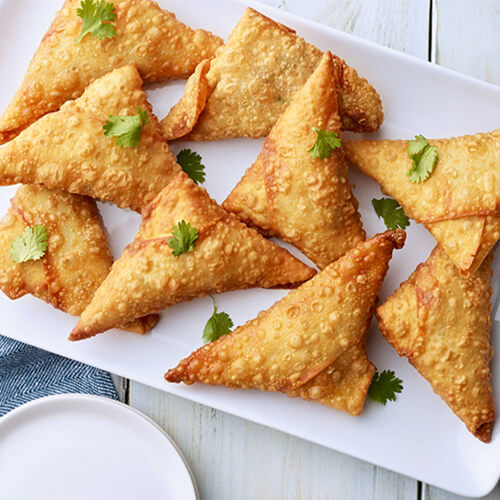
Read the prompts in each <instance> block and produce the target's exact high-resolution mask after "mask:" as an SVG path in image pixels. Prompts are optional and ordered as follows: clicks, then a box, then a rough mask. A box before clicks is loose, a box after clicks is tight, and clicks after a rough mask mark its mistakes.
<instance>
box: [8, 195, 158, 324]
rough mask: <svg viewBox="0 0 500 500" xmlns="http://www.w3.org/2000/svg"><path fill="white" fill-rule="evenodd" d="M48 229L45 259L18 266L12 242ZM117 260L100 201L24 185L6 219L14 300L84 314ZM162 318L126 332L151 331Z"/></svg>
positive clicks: (146, 320)
mask: <svg viewBox="0 0 500 500" xmlns="http://www.w3.org/2000/svg"><path fill="white" fill-rule="evenodd" d="M35 225H43V226H45V228H46V229H47V231H48V235H49V237H48V248H47V251H46V253H45V255H44V256H43V257H42V258H41V259H39V260H30V261H27V262H23V263H17V262H15V261H14V260H12V258H11V247H12V241H13V240H14V238H16V236H20V235H22V234H23V232H24V230H25V229H26V228H27V227H33V226H35ZM112 263H113V257H112V256H111V252H110V251H109V247H108V241H107V238H106V234H105V232H104V229H103V227H102V224H101V219H100V216H99V212H98V211H97V206H96V204H95V201H94V200H92V199H90V198H87V197H84V196H78V195H72V194H69V193H65V192H63V191H58V190H53V189H46V188H43V187H40V186H21V187H20V188H19V189H18V190H17V192H16V194H15V196H14V198H13V199H12V200H11V207H10V208H9V210H8V212H7V214H6V215H5V217H4V218H3V219H2V220H1V221H0V289H1V290H2V291H3V292H4V293H5V294H6V295H7V296H8V297H9V298H11V299H18V298H19V297H22V296H23V295H26V294H32V295H34V296H35V297H38V298H39V299H42V300H44V301H45V302H47V303H49V304H51V305H52V306H54V307H55V308H57V309H61V310H62V311H65V312H67V313H68V314H71V315H73V316H79V315H80V314H81V313H82V312H83V310H84V309H85V308H86V307H87V305H88V304H89V303H90V301H91V300H92V297H93V296H94V293H95V291H96V290H97V288H98V287H99V286H100V285H101V283H102V282H103V281H104V278H105V277H106V276H107V275H108V273H109V271H110V269H111V265H112ZM157 321H158V317H157V316H156V315H151V316H147V317H145V318H141V319H139V320H137V321H134V322H133V323H130V324H128V325H127V326H126V327H124V328H123V329H126V330H129V331H134V332H137V333H146V332H147V331H148V330H149V329H151V328H152V327H153V326H154V325H155V324H156V323H157Z"/></svg>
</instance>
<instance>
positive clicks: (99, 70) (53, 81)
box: [0, 0, 223, 144]
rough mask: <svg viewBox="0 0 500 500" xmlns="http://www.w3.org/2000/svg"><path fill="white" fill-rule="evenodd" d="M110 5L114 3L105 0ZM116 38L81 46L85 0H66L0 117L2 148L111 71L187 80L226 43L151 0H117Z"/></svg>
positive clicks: (90, 38)
mask: <svg viewBox="0 0 500 500" xmlns="http://www.w3.org/2000/svg"><path fill="white" fill-rule="evenodd" d="M106 1H108V2H109V1H110V0H106ZM113 3H114V5H115V12H116V20H115V21H114V22H113V23H112V24H113V25H114V26H115V28H116V36H115V37H113V38H104V39H103V40H99V39H97V38H95V37H94V36H93V35H92V34H91V33H89V34H87V35H85V37H83V38H82V40H81V41H80V43H77V40H78V37H79V35H80V31H81V27H82V20H81V18H80V17H79V16H78V15H77V12H76V11H77V9H78V8H79V7H80V4H81V2H80V0H66V2H65V3H64V5H63V7H62V9H61V10H60V11H59V12H58V13H57V14H56V17H55V19H54V21H53V22H52V25H51V26H50V28H49V30H48V31H47V33H46V34H45V36H44V38H43V40H42V42H41V44H40V46H39V48H38V50H37V52H36V53H35V55H34V57H33V59H32V61H31V63H30V65H29V67H28V70H27V73H26V76H25V77H24V81H23V83H22V84H21V87H20V89H19V90H18V91H17V93H16V95H15V96H14V98H13V100H12V102H11V103H10V105H9V106H8V108H7V110H6V111H5V112H4V114H3V116H2V117H1V118H0V144H3V143H4V142H6V141H8V140H10V139H12V138H14V137H15V136H16V135H17V134H19V132H21V131H22V130H23V129H25V128H26V127H28V126H29V125H30V124H32V123H33V122H35V121H36V120H38V119H39V118H40V117H42V116H43V115H44V114H46V113H49V112H51V111H56V110H58V109H59V108H60V107H61V106H62V105H63V104H64V102H66V101H67V100H69V99H75V98H77V97H79V96H80V95H81V94H82V92H83V91H84V89H85V87H86V86H87V85H88V84H90V83H91V82H92V81H94V80H95V79H96V78H99V77H101V76H103V75H105V74H106V73H108V72H109V71H111V70H113V69H116V68H119V67H120V66H124V65H127V64H135V65H136V66H137V69H138V70H139V72H140V74H141V76H142V78H143V79H144V81H146V82H154V81H159V80H168V79H170V78H187V77H188V76H189V75H190V74H191V73H193V71H194V70H195V67H196V65H197V64H198V63H199V62H201V61H202V60H203V59H206V58H207V57H211V56H212V55H213V54H214V53H215V51H216V49H217V48H218V47H219V46H220V45H222V43H223V41H222V40H221V39H220V38H219V37H217V36H214V35H212V34H211V33H209V32H207V31H204V30H196V31H195V30H193V29H191V28H190V27H188V26H186V25H185V24H183V23H181V22H180V21H178V20H177V19H176V18H175V15H174V14H172V13H171V12H168V11H166V10H163V9H161V8H160V7H159V6H158V4H157V3H156V2H152V1H150V0H120V1H119V2H118V1H113Z"/></svg>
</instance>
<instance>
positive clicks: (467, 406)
mask: <svg viewBox="0 0 500 500" xmlns="http://www.w3.org/2000/svg"><path fill="white" fill-rule="evenodd" d="M492 256H493V255H492V254H490V256H489V257H487V258H486V259H484V261H483V263H482V264H481V266H480V267H479V269H478V270H477V272H476V273H475V274H471V275H470V276H467V277H465V276H463V275H461V274H460V273H459V272H458V270H457V269H456V267H455V266H454V265H453V263H452V262H451V261H450V259H449V258H448V257H447V255H446V253H445V252H444V251H443V250H442V249H441V248H440V247H439V246H437V247H436V248H435V249H434V250H433V252H432V254H431V255H430V257H429V258H428V259H427V261H426V262H425V263H423V264H420V265H419V266H418V267H417V269H416V270H415V272H414V273H413V274H412V275H411V276H410V278H409V279H408V281H406V282H405V283H403V284H402V285H401V287H400V288H399V289H398V290H397V291H396V292H395V293H394V294H393V295H392V296H391V297H389V298H388V299H387V301H386V302H385V303H384V304H382V305H381V306H380V307H378V308H377V318H378V322H379V327H380V329H381V331H382V333H383V334H384V336H385V338H386V339H387V340H388V341H389V342H390V343H391V344H392V345H393V346H394V347H395V348H396V350H397V351H398V354H399V355H400V356H406V357H407V358H408V359H409V361H410V363H411V364H412V365H413V366H414V367H415V368H416V369H417V370H418V371H419V372H420V373H421V374H422V375H423V376H424V377H425V378H426V379H427V380H428V381H429V382H430V384H431V386H432V388H433V389H434V391H435V392H436V393H437V394H438V395H439V396H441V398H442V399H443V400H444V401H445V402H446V403H447V404H448V406H449V407H450V408H451V409H452V411H453V412H454V413H455V414H456V415H457V416H458V417H459V418H460V419H461V420H462V421H463V422H464V423H465V425H466V426H467V429H468V430H469V431H470V432H471V433H472V434H473V435H474V436H476V437H477V438H479V439H480V440H481V441H484V442H489V441H490V440H491V431H492V428H493V423H494V420H495V404H494V401H493V393H492V389H491V381H490V369H489V363H490V360H491V357H492V355H493V349H492V348H491V345H490V328H491V317H490V314H491V302H490V300H491V293H492V290H491V276H492V272H491V260H492Z"/></svg>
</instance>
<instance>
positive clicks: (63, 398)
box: [0, 393, 200, 500]
mask: <svg viewBox="0 0 500 500" xmlns="http://www.w3.org/2000/svg"><path fill="white" fill-rule="evenodd" d="M89 400H90V401H93V402H96V403H97V404H98V405H101V404H102V405H104V406H106V405H108V406H113V407H114V408H116V409H118V410H119V411H125V412H129V413H132V414H133V415H134V416H135V417H139V418H140V419H141V420H143V421H145V422H146V423H147V424H149V425H152V426H153V427H154V428H155V429H156V430H157V431H159V432H160V434H161V435H162V436H163V437H164V438H166V439H167V441H168V442H169V443H170V444H171V445H172V447H173V448H174V450H175V451H176V453H177V455H178V456H179V458H180V459H181V461H182V463H183V464H184V467H185V468H186V470H187V472H188V475H189V478H190V479H191V484H192V486H193V493H194V497H193V498H194V500H200V492H199V489H198V485H197V483H196V479H195V477H194V474H193V471H192V470H191V467H190V465H189V463H188V461H187V460H186V457H185V456H184V454H183V453H182V451H181V450H180V448H179V446H178V445H177V444H176V443H175V441H174V440H173V439H172V438H171V436H170V435H169V434H168V433H167V432H166V431H165V429H163V428H162V427H161V426H160V425H158V424H157V423H156V422H155V421H154V420H153V419H152V418H150V417H148V416H147V415H145V414H144V413H142V412H141V411H140V410H138V409H137V408H134V407H133V406H130V405H128V404H126V403H122V402H121V401H118V400H116V399H110V398H107V397H105V396H98V395H94V394H84V393H65V394H51V395H50V396H43V397H41V398H37V399H32V400H31V401H27V402H26V403H23V404H22V405H20V406H18V407H17V408H14V409H13V410H11V411H9V412H8V413H6V414H5V415H3V416H1V417H0V432H1V431H2V426H3V425H6V424H7V423H8V422H11V421H12V420H14V419H16V418H17V417H18V416H19V415H23V414H24V413H26V412H27V411H30V410H32V409H33V408H36V407H39V406H46V405H47V404H48V405H49V406H50V405H51V404H52V403H57V402H63V403H67V402H71V401H89Z"/></svg>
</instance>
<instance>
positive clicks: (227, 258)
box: [70, 172, 315, 340]
mask: <svg viewBox="0 0 500 500" xmlns="http://www.w3.org/2000/svg"><path fill="white" fill-rule="evenodd" d="M186 223H187V224H189V225H190V226H191V230H193V229H195V230H196V235H197V239H195V241H194V242H193V247H192V248H191V249H190V250H187V251H185V253H182V254H180V255H175V253H176V251H175V250H174V246H175V245H174V243H171V242H172V240H173V239H175V238H177V237H176V236H175V231H176V229H175V228H179V224H184V226H185V225H186ZM170 245H172V246H170ZM314 274H315V271H314V270H313V269H311V268H310V267H308V266H306V265H305V264H303V263H302V262H300V261H299V260H297V259H296V258H295V257H293V256H292V255H291V254H290V253H288V252H287V251H286V250H284V249H283V248H281V247H279V246H278V245H275V244H274V243H272V242H270V241H268V240H266V239H265V238H264V237H262V236H261V235H260V234H259V233H257V231H254V230H253V229H250V228H248V227H247V226H245V225H244V224H243V223H241V222H239V221H238V220H237V219H236V217H235V216H234V215H232V214H229V213H227V212H226V211H225V210H224V209H223V208H221V207H220V206H219V205H218V204H217V203H216V202H215V201H214V200H212V199H211V198H210V197H209V195H208V194H207V192H206V190H205V189H203V188H201V187H198V186H196V184H194V182H193V181H192V180H191V179H190V178H189V177H188V176H187V175H186V174H185V173H184V172H181V173H180V174H179V175H178V176H177V177H176V178H175V179H174V180H173V181H172V183H171V184H170V185H169V186H168V187H167V188H165V189H164V190H163V191H162V192H161V193H160V194H159V195H158V196H157V197H156V198H155V200H154V201H153V202H152V203H151V204H150V205H149V206H148V207H146V208H145V209H144V211H143V221H142V225H141V227H140V229H139V232H138V233H137V235H136V238H135V241H134V242H133V243H131V244H130V245H129V246H128V247H127V248H126V249H125V251H124V252H123V255H122V256H121V257H120V258H119V259H118V260H117V261H116V262H115V263H114V264H113V269H112V270H111V273H110V274H109V276H108V277H107V278H106V280H105V281H104V283H103V284H102V286H101V287H100V288H99V290H98V291H97V293H96V295H95V297H94V299H93V300H92V302H91V304H90V305H89V307H87V309H86V310H85V311H84V313H83V314H82V317H81V319H80V322H79V323H78V324H77V325H76V327H75V329H74V330H73V332H72V333H71V336H70V339H71V340H77V339H80V338H85V337H91V336H93V335H96V334H97V333H101V332H104V331H106V330H108V329H109V328H113V327H114V326H115V325H117V324H121V323H124V322H127V321H131V320H133V319H135V318H139V317H141V316H144V315H145V314H150V313H153V312H157V311H160V310H161V309H165V308H166V307H168V306H171V305H173V304H176V303H178V302H182V301H186V300H192V299H194V298H197V297H203V296H205V295H208V294H214V293H220V292H226V291H229V290H237V289H243V288H252V287H263V288H271V287H280V286H281V287H289V286H297V285H299V284H300V283H302V282H304V281H306V280H308V279H309V278H311V277H312V276H313V275H314ZM143 311H144V312H143Z"/></svg>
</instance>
